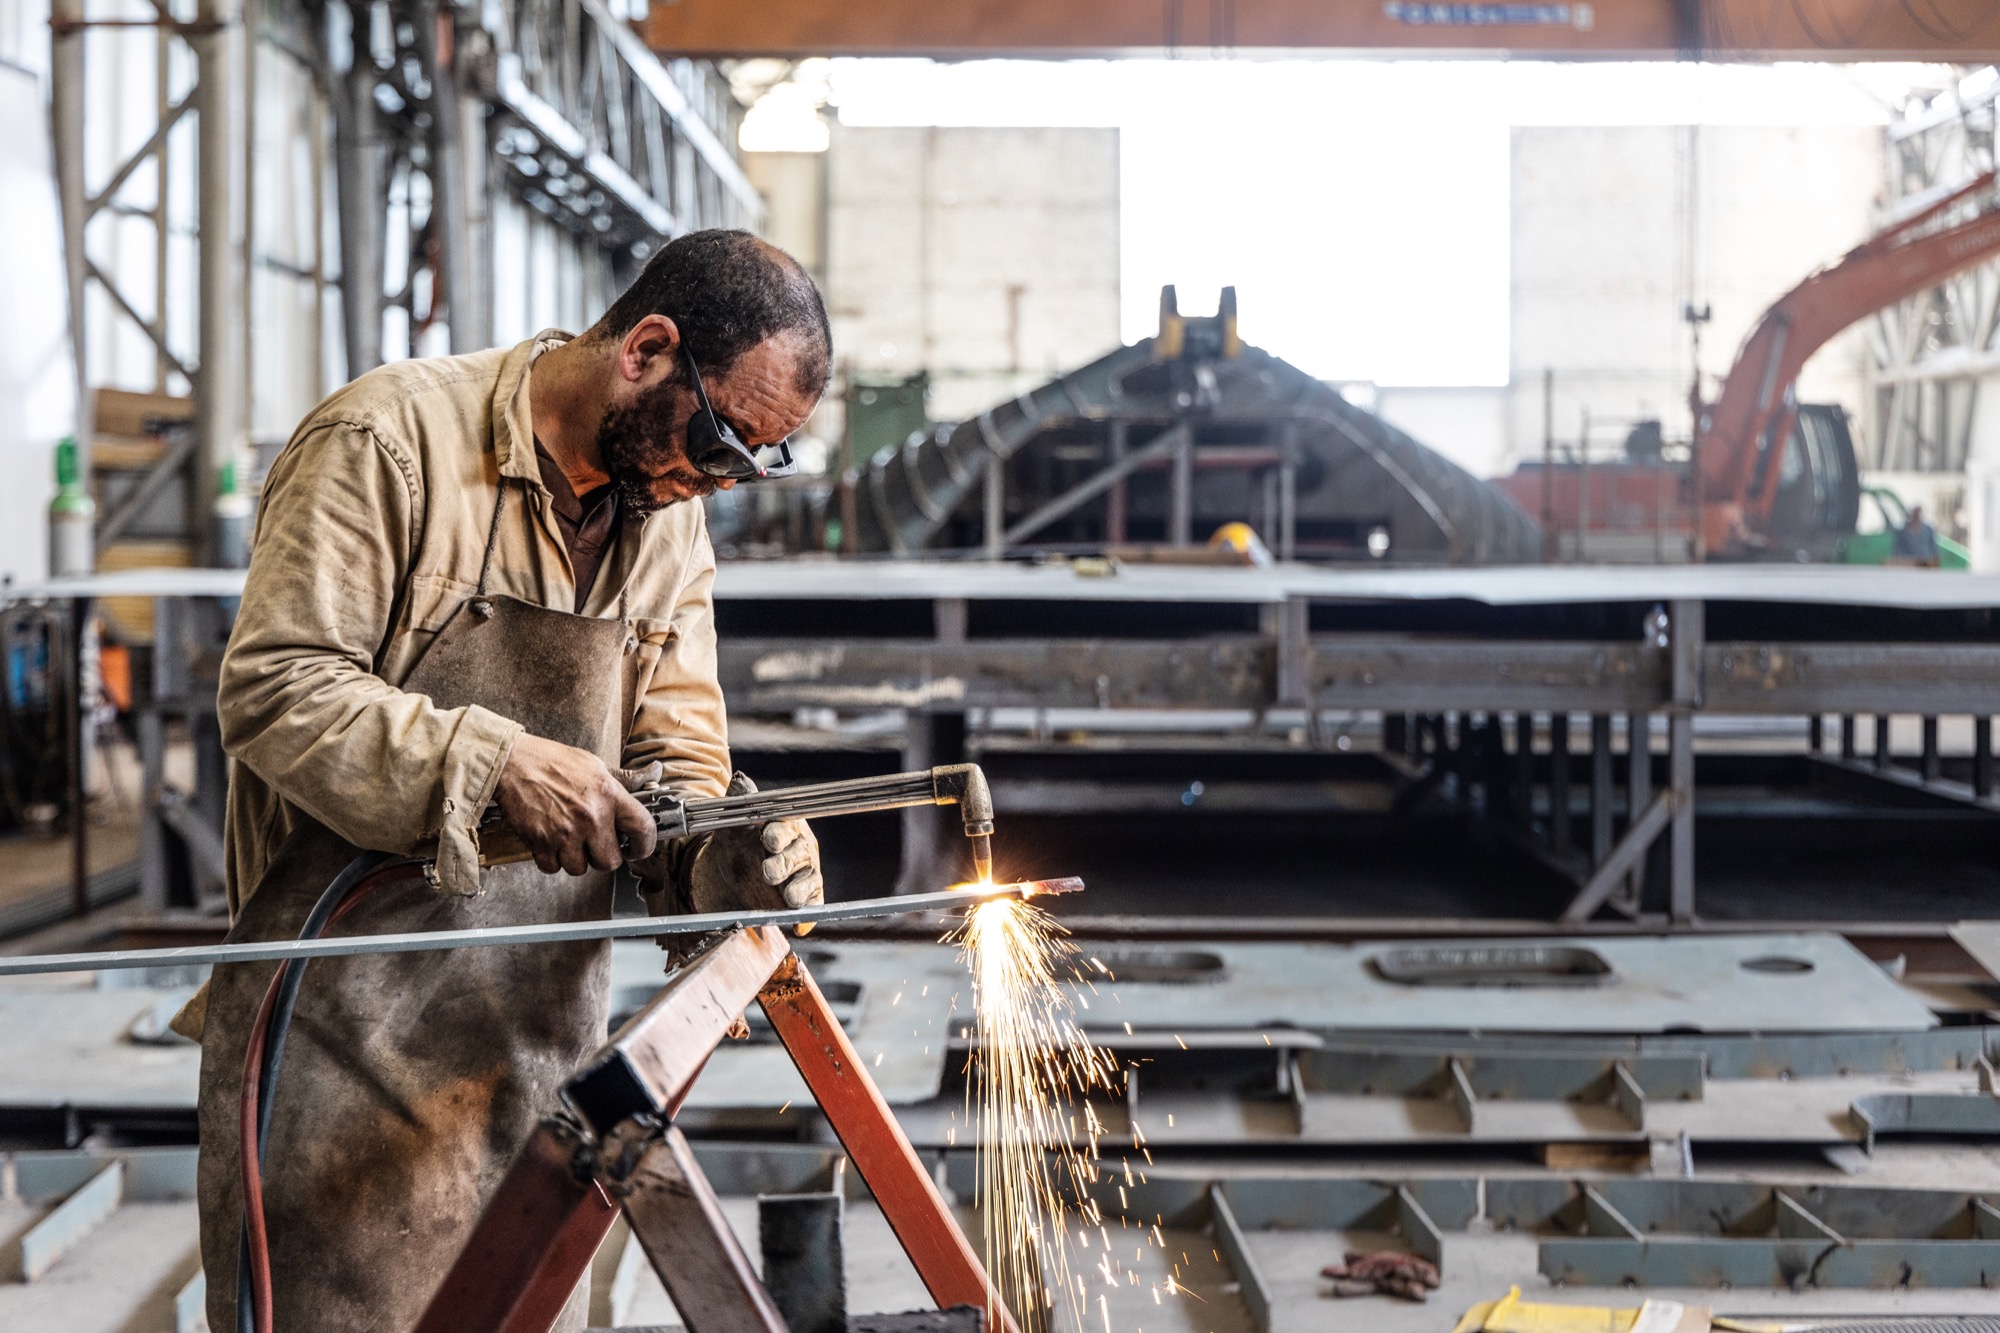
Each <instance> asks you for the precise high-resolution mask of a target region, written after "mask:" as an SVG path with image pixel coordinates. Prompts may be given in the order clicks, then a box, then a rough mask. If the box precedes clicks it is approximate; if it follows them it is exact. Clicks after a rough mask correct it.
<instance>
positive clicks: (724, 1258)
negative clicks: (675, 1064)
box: [607, 1049, 788, 1333]
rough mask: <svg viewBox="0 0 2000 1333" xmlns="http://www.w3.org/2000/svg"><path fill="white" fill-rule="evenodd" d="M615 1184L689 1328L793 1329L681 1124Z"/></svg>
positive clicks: (783, 1332)
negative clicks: (726, 1213)
mask: <svg viewBox="0 0 2000 1333" xmlns="http://www.w3.org/2000/svg"><path fill="white" fill-rule="evenodd" d="M702 1053H703V1055H706V1054H707V1050H706V1049H704V1050H703V1052H702ZM607 1184H608V1188H609V1189H610V1190H611V1192H612V1193H613V1194H614V1195H615V1197H616V1198H617V1200H618V1202H619V1205H620V1206H621V1207H622V1208H624V1210H625V1220H626V1221H627V1222H628V1223H630V1224H631V1227H632V1234H633V1235H634V1236H636V1237H637V1238H638V1240H639V1245H640V1247H641V1248H643V1249H644V1250H645V1252H646V1257H647V1258H648V1259H650V1260H651V1261H652V1263H653V1271H654V1272H656V1273H658V1274H659V1275H660V1282H661V1283H662V1285H664V1286H665V1287H666V1289H667V1294H668V1295H669V1296H671V1297H673V1300H674V1309H675V1311H676V1312H678V1313H679V1315H680V1317H681V1323H682V1324H684V1325H685V1326H686V1327H687V1329H688V1331H689V1333H787V1327H788V1326H787V1324H786V1323H785V1317H784V1316H783V1315H782V1314H780V1313H779V1312H778V1307H777V1305H776V1304H775V1303H773V1302H772V1300H771V1294H770V1293H769V1292H768V1291H766V1290H765V1289H764V1284H763V1283H762V1282H761V1281H759V1280H758V1277H757V1269H756V1267H755V1266H754V1265H752V1263H751V1262H750V1256H749V1254H748V1253H747V1252H745V1250H744V1249H743V1243H742V1242H741V1241H739V1240H738V1239H737V1238H736V1232H735V1231H734V1230H733V1229H732V1228H731V1227H730V1225H729V1219H728V1218H727V1217H726V1216H724V1215H723V1211H722V1200H721V1199H719V1198H717V1197H716V1193H715V1187H714V1186H713V1185H711V1184H709V1182H708V1177H707V1176H705V1175H703V1174H702V1170H701V1168H700V1167H699V1166H698V1165H696V1164H695V1160H694V1150H693V1149H692V1148H690V1147H689V1146H688V1141H687V1136H686V1135H684V1134H682V1133H681V1131H680V1130H679V1129H678V1128H675V1127H673V1126H668V1128H667V1131H666V1132H665V1133H664V1134H663V1135H661V1136H660V1138H659V1139H658V1140H657V1141H656V1142H655V1143H654V1144H653V1145H652V1146H651V1147H649V1148H648V1149H646V1152H645V1155H644V1156H642V1157H641V1158H640V1159H639V1164H638V1167H637V1169H636V1170H634V1171H633V1172H632V1175H631V1177H630V1178H629V1179H627V1180H623V1181H613V1182H607Z"/></svg>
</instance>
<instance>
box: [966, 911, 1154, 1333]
mask: <svg viewBox="0 0 2000 1333" xmlns="http://www.w3.org/2000/svg"><path fill="white" fill-rule="evenodd" d="M952 942H954V943H956V944H957V945H959V947H960V948H961V949H962V950H963V951H964V955H965V959H966V962H967V964H968V965H969V966H970V968H971V969H972V977H973V1014H974V1035H975V1036H976V1041H975V1044H974V1047H973V1053H972V1059H971V1064H970V1067H969V1070H968V1073H969V1078H968V1081H967V1099H968V1105H967V1108H966V1109H967V1116H968V1118H969V1119H970V1120H971V1121H972V1122H973V1125H974V1128H975V1130H976V1137H977V1146H978V1181H979V1185H978V1188H979V1204H980V1206H981V1211H982V1215H983V1217H984V1220H985V1231H986V1236H985V1240H986V1247H985V1248H986V1271H987V1273H988V1274H989V1275H990V1276H991V1277H992V1279H993V1282H994V1285H995V1287H997V1288H998V1290H999V1292H1000V1294H1001V1296H1002V1297H1003V1298H1004V1299H1005V1300H1006V1301H1007V1303H1008V1305H1009V1306H1010V1307H1011V1308H1012V1310H1013V1312H1014V1314H1015V1317H1016V1318H1017V1319H1018V1320H1019V1321H1020V1323H1021V1325H1022V1328H1023V1329H1024V1330H1027V1331H1029V1333H1032V1331H1033V1330H1038V1329H1045V1328H1047V1327H1048V1326H1049V1324H1050V1320H1051V1316H1052V1314H1053V1309H1054V1306H1055V1303H1056V1301H1057V1300H1058V1299H1061V1300H1063V1301H1064V1302H1065V1303H1066V1304H1067V1305H1068V1306H1069V1307H1070V1313H1071V1315H1072V1318H1071V1319H1070V1321H1069V1326H1070V1327H1072V1328H1078V1327H1082V1326H1083V1317H1084V1314H1085V1311H1086V1310H1087V1309H1088V1304H1089V1302H1088V1297H1087V1296H1086V1295H1085V1279H1084V1274H1083V1272H1082V1271H1073V1270H1072V1268H1071V1266H1070V1262H1069V1249H1070V1245H1071V1244H1072V1232H1076V1234H1077V1237H1078V1238H1079V1239H1080V1237H1081V1235H1082V1232H1081V1230H1080V1228H1079V1224H1083V1225H1088V1226H1091V1227H1093V1228H1097V1229H1098V1231H1099V1234H1100V1235H1102V1234H1103V1232H1102V1223H1103V1222H1104V1220H1105V1219H1104V1214H1103V1213H1102V1211H1101V1210H1100V1209H1099V1207H1098V1205H1097V1204H1096V1202H1095V1201H1093V1199H1092V1198H1091V1193H1090V1189H1089V1186H1090V1185H1091V1184H1092V1183H1093V1182H1095V1181H1096V1180H1097V1179H1098V1176H1099V1168H1098V1139H1099V1137H1100V1134H1101V1128H1102V1127H1101V1125H1100V1123H1099V1121H1098V1118H1097V1113H1096V1111H1095V1109H1094V1108H1093V1107H1092V1106H1091V1104H1090V1102H1089V1100H1088V1098H1089V1095H1090V1093H1091V1092H1093V1091H1097V1092H1101V1093H1105V1094H1111V1093H1113V1092H1114V1091H1115V1089H1116V1087H1117V1085H1118V1080H1117V1072H1118V1071H1117V1065H1116V1063H1115V1062H1114V1061H1113V1060H1112V1059H1111V1057H1110V1056H1109V1055H1107V1054H1105V1053H1104V1052H1102V1051H1100V1050H1098V1049H1097V1048H1096V1047H1095V1046H1093V1045H1091V1044H1090V1041H1089V1040H1088V1038H1086V1037H1085V1036H1084V1034H1083V1032H1082V1030H1081V1029H1080V1028H1078V1026H1077V1024H1076V1020H1075V1015H1074V1011H1073V1010H1072V1009H1071V1007H1070V994H1069V991H1068V989H1067V988H1066V987H1065V986H1064V985H1063V984H1062V983H1063V981H1065V980H1067V979H1071V978H1073V977H1075V976H1077V975H1079V969H1078V968H1077V967H1076V965H1075V960H1076V957H1077V950H1076V948H1075V946H1073V945H1071V944H1070V943H1069V942H1068V940H1067V939H1066V938H1064V931H1063V929H1062V927H1061V926H1059V925H1058V924H1057V923H1056V921H1055V919H1054V918H1053V917H1051V916H1050V915H1049V914H1048V913H1046V912H1044V911H1042V910H1041V909H1040V908H1038V907H1035V906H1033V905H1032V904H1030V903H1028V902H1025V901H1023V900H1021V899H1017V898H995V899H992V900H990V901H988V902H984V903H981V904H980V905H979V906H977V907H974V908H973V909H972V910H971V911H970V912H969V913H967V915H966V920H965V924H964V925H963V926H962V927H960V928H959V929H958V930H957V931H955V932H954V933H953V936H952ZM1079 1103H1080V1105H1079ZM1079 1110H1080V1112H1081V1124H1080V1125H1079V1123H1078V1121H1079V1117H1078V1112H1079ZM1079 1129H1081V1130H1082V1131H1083V1132H1082V1133H1081V1134H1079V1133H1078V1130H1079ZM1079 1139H1081V1140H1082V1141H1083V1142H1084V1143H1085V1144H1087V1146H1085V1147H1079V1146H1078V1141H1079ZM1073 1215H1074V1216H1073ZM1107 1248H1108V1242H1107ZM1082 1267H1084V1268H1089V1269H1091V1271H1095V1266H1091V1265H1087V1264H1086V1265H1083V1266H1082ZM1101 1276H1102V1277H1103V1278H1104V1279H1105V1281H1106V1283H1107V1284H1115V1278H1114V1277H1113V1275H1112V1274H1111V1273H1110V1272H1109V1271H1108V1270H1107V1271H1106V1272H1104V1273H1103V1274H1102V1275H1101ZM1097 1304H1098V1306H1099V1309H1100V1311H1102V1310H1104V1309H1105V1307H1104V1305H1103V1296H1102V1295H1101V1294H1100V1296H1099V1298H1098V1301H1097Z"/></svg>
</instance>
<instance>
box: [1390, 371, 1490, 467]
mask: <svg viewBox="0 0 2000 1333" xmlns="http://www.w3.org/2000/svg"><path fill="white" fill-rule="evenodd" d="M1507 398H1508V394H1507V390H1505V389H1485V388H1477V389H1398V388H1389V387H1384V388H1380V389H1377V390H1376V392H1375V407H1374V411H1375V414H1376V415H1377V416H1379V417H1381V418H1382V419H1383V420H1384V421H1387V422H1388V423H1389V424H1390V425H1392V426H1395V427H1396V428H1397V429H1399V430H1401V431H1403V432H1404V433H1406V434H1408V435H1409V436H1410V437H1411V438H1413V439H1415V440H1417V441H1418V442H1419V443H1421V444H1427V445H1429V446H1430V447H1431V448H1433V449H1435V450H1437V451H1438V452H1439V453H1441V454H1443V455H1444V456H1445V457H1446V458H1449V459H1450V460H1451V461H1452V462H1454V463H1456V464H1458V465H1459V466H1460V467H1462V468H1464V469H1465V470H1466V471H1468V472H1471V473H1473V474H1474V475H1475V476H1481V477H1488V476H1492V475H1493V474H1494V473H1496V472H1505V471H1507V470H1509V469H1510V468H1511V467H1512V464H1511V462H1509V461H1508V453H1507Z"/></svg>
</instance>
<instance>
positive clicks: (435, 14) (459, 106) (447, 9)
mask: <svg viewBox="0 0 2000 1333" xmlns="http://www.w3.org/2000/svg"><path fill="white" fill-rule="evenodd" d="M455 13H456V7H455V6H451V5H442V4H439V3H438V0H421V3H420V4H418V6H417V11H416V18H415V27H416V39H417V51H418V53H419V54H420V56H421V58H422V60H423V63H424V73H425V75H426V77H428V78H429V79H430V84H431V94H430V99H429V104H428V105H429V110H430V133H429V136H428V138H429V147H430V168H429V173H428V174H429V176H430V182H431V233H432V235H433V236H434V237H435V238H436V241H437V247H438V255H439V263H438V269H439V273H440V276H441V277H442V278H443V281H444V296H445V300H444V305H445V308H446V311H447V314H446V318H447V319H448V320H449V323H450V331H451V350H452V352H453V353H454V354H462V353H465V352H476V351H478V350H480V349H481V348H483V347H485V346H486V342H485V338H484V336H483V334H482V332H481V330H480V328H479V316H478V311H479V308H480V305H481V302H480V295H481V293H480V291H479V288H480V286H481V284H480V281H479V277H478V274H479V272H480V265H479V264H478V263H477V246H476V241H475V238H474V237H473V235H472V228H471V225H470V210H469V209H468V207H467V204H466V178H465V121H464V105H463V103H462V101H461V100H460V96H459V89H458V68H457V65H458V62H457V41H456V36H457V34H456V31H455V29H454V26H453V24H454V15H455ZM436 305H437V302H436V300H435V298H433V301H432V306H433V309H435V308H436Z"/></svg>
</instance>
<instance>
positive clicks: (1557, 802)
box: [1549, 709, 1569, 856]
mask: <svg viewBox="0 0 2000 1333" xmlns="http://www.w3.org/2000/svg"><path fill="white" fill-rule="evenodd" d="M1549 848H1550V850H1552V851H1554V852H1555V853H1556V855H1558V856H1561V855H1562V854H1563V853H1565V852H1567V851H1569V713H1568V712H1567V711H1565V710H1563V709H1557V710H1556V711H1555V712H1553V713H1551V714H1549Z"/></svg>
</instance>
